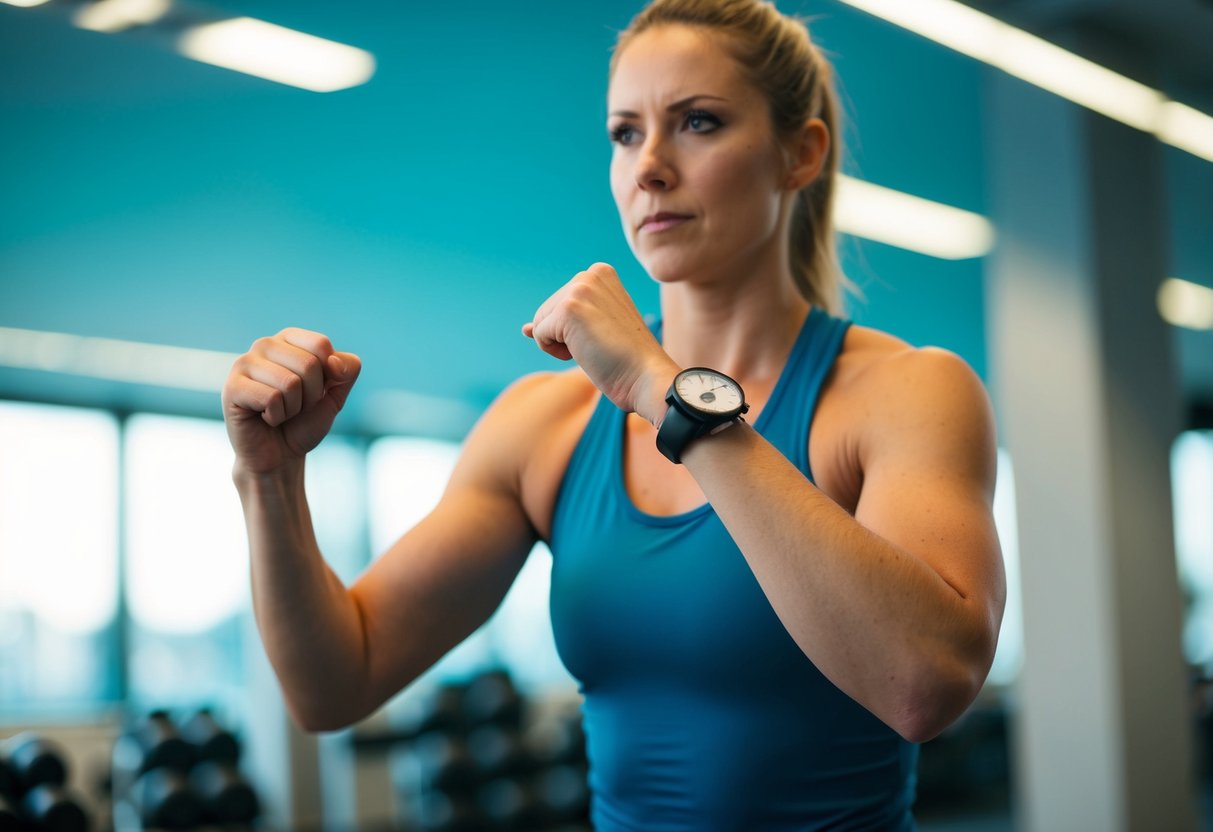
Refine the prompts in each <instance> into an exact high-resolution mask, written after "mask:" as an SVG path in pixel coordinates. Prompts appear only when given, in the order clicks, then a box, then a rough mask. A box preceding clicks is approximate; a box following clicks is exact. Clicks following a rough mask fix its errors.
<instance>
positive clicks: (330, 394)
mask: <svg viewBox="0 0 1213 832" xmlns="http://www.w3.org/2000/svg"><path fill="white" fill-rule="evenodd" d="M361 371H362V361H361V360H359V358H358V356H356V355H354V354H353V353H349V352H335V351H334V350H333V345H332V344H331V343H330V342H329V339H328V338H326V337H325V336H323V335H321V334H320V333H318V332H309V331H307V330H306V329H295V328H290V329H284V330H282V331H281V332H279V333H278V334H277V335H274V336H272V337H269V338H258V339H257V340H256V341H254V342H253V346H252V347H251V348H250V349H249V351H248V352H247V353H245V354H244V355H242V356H240V357H239V358H238V359H236V363H235V364H233V365H232V371H231V373H229V374H228V377H227V381H226V382H225V383H224V385H223V418H224V421H225V422H226V423H227V435H228V438H229V439H230V440H231V442H232V447H233V448H234V449H235V451H236V463H237V465H238V466H243V467H244V469H245V470H247V471H248V472H250V473H256V474H263V473H269V472H271V471H274V470H276V469H278V468H281V467H282V466H283V465H285V464H287V463H290V462H294V461H298V460H301V459H302V458H303V457H304V455H305V454H307V453H308V451H310V450H312V448H314V447H316V446H317V445H319V444H320V440H321V439H323V438H324V437H325V436H326V435H327V434H328V432H329V430H330V429H331V428H332V426H333V420H334V419H335V418H336V417H337V413H338V412H340V410H341V408H342V406H343V405H344V404H345V400H346V399H347V398H348V397H349V395H350V389H351V388H352V387H353V385H354V382H355V381H356V380H357V378H358V374H359V373H360V372H361Z"/></svg>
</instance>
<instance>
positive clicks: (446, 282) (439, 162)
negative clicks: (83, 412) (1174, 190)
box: [0, 0, 1208, 412]
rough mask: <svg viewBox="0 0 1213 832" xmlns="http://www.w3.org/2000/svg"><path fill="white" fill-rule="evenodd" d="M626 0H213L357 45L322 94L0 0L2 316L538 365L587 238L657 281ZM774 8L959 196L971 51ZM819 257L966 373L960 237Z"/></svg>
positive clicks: (886, 164)
mask: <svg viewBox="0 0 1213 832" xmlns="http://www.w3.org/2000/svg"><path fill="white" fill-rule="evenodd" d="M638 5H639V4H638V3H635V2H620V1H619V0H611V2H596V3H588V4H582V3H550V2H544V3H540V2H524V3H512V4H501V3H496V2H493V3H490V2H486V1H485V0H471V1H470V2H462V3H458V4H424V5H421V4H411V3H409V4H404V3H388V2H383V1H382V0H378V1H377V2H363V3H359V4H356V5H341V4H311V3H305V4H298V3H286V2H281V0H273V2H246V3H225V4H224V8H226V9H228V10H230V11H233V12H245V13H249V14H252V15H255V16H258V17H262V18H264V19H268V20H271V21H273V22H277V23H281V24H284V25H288V26H294V27H297V28H300V29H303V30H305V31H309V32H312V33H314V34H318V35H322V36H326V37H331V38H333V39H336V40H340V41H344V42H348V43H352V44H354V45H357V46H361V47H363V48H366V49H368V50H370V51H371V52H373V53H374V54H375V55H376V56H377V58H378V61H379V71H378V73H377V75H376V76H375V78H374V79H373V80H372V81H371V83H369V84H367V85H365V86H362V87H358V88H355V89H352V90H347V91H343V92H338V93H332V94H327V95H318V94H314V93H309V92H304V91H300V90H295V89H293V88H289V87H284V86H279V85H276V84H273V83H270V82H267V81H262V80H259V79H255V78H251V77H248V76H244V75H240V74H237V73H233V72H228V71H225V70H222V69H217V68H214V67H210V66H206V65H202V64H198V63H194V62H191V61H188V60H185V59H183V58H180V57H178V56H176V55H175V54H173V53H171V52H170V51H168V50H166V49H164V48H162V47H160V46H159V45H158V44H156V43H154V42H151V41H150V40H148V39H147V38H140V37H137V36H134V35H128V36H107V35H100V34H95V33H91V32H85V31H80V30H76V29H73V28H72V27H70V26H69V25H68V24H67V23H66V22H65V21H64V20H63V19H62V18H60V17H58V16H56V15H54V14H51V13H49V12H45V11H40V10H37V9H32V10H23V9H15V8H10V7H7V6H0V125H2V126H0V326H14V327H27V328H32V329H45V330H52V331H63V332H73V333H79V334H84V335H98V336H110V337H118V338H128V339H133V340H138V341H148V342H156V343H169V344H180V345H186V346H196V347H205V348H210V349H220V350H228V351H242V350H243V349H244V348H245V347H246V346H247V344H248V343H249V342H250V341H252V339H253V338H255V337H256V336H258V335H260V334H266V333H269V332H273V331H276V330H277V329H279V328H281V327H283V326H287V325H299V326H305V327H309V328H314V329H319V330H322V331H324V332H326V333H328V334H330V335H331V336H332V337H333V339H334V340H335V341H336V342H337V343H338V344H339V346H340V347H342V348H346V349H351V350H353V351H356V352H359V353H361V354H362V356H363V359H364V361H365V365H366V370H365V375H364V378H363V381H362V382H361V384H360V388H361V392H360V393H356V396H355V399H354V400H353V401H352V403H351V408H352V409H354V410H355V411H356V410H357V408H358V407H359V401H360V400H365V398H366V396H367V394H368V391H371V390H372V389H377V388H400V389H409V390H413V391H417V392H420V393H425V394H430V395H439V396H446V397H453V398H456V399H460V400H463V401H466V402H468V403H470V404H472V405H473V406H474V407H480V406H483V405H484V404H485V403H487V401H488V400H489V399H490V398H491V397H492V396H493V395H494V394H495V393H496V392H497V391H498V390H500V389H501V388H502V387H503V386H504V385H505V384H507V383H508V382H509V381H510V380H511V379H512V378H514V377H516V376H517V375H519V374H521V373H524V372H527V371H530V370H534V369H540V368H545V367H551V366H553V365H554V362H553V361H552V360H550V359H547V358H546V357H544V356H542V355H541V354H539V353H538V351H537V350H535V348H534V347H533V346H532V345H531V344H530V343H529V342H528V341H527V340H526V339H524V338H522V337H521V335H519V333H518V327H519V326H520V324H521V323H522V322H523V321H524V320H527V319H528V318H529V316H530V314H531V313H532V312H533V310H534V309H535V307H536V306H538V304H539V303H540V302H541V301H542V300H543V299H544V298H545V297H546V296H547V295H548V294H549V293H550V292H552V291H554V290H555V289H556V288H557V287H559V286H560V285H561V283H563V282H564V281H565V280H567V279H568V278H569V277H570V276H572V274H574V273H575V272H576V271H578V270H580V269H581V268H584V266H586V265H588V264H589V263H591V262H593V261H596V260H605V261H607V262H610V263H612V264H614V265H615V266H616V267H617V268H618V269H619V270H620V272H621V273H622V274H623V276H624V278H625V281H626V283H627V285H628V286H629V288H630V289H631V290H632V291H633V293H634V295H635V297H636V299H637V302H638V304H639V305H640V306H641V307H642V309H645V310H652V309H653V308H654V307H655V303H656V293H655V291H654V288H653V286H652V285H651V284H650V282H649V281H648V279H647V278H646V277H645V275H644V274H643V272H642V271H641V269H640V268H639V266H638V265H637V264H636V262H635V261H634V260H633V259H632V256H631V254H630V252H629V251H628V248H627V245H626V243H625V241H624V239H623V236H622V233H621V232H620V230H619V225H618V219H617V217H616V215H615V211H614V207H613V204H612V202H611V198H610V194H609V190H608V187H607V161H608V155H609V147H608V143H607V141H606V138H605V130H604V124H603V122H604V96H605V86H606V79H605V69H606V61H607V56H608V54H609V50H610V46H611V44H612V41H613V38H614V32H615V31H616V30H618V29H619V28H622V27H623V26H624V25H626V23H627V21H628V19H629V18H630V16H631V14H632V13H633V12H634V11H635V10H636V9H637V8H638ZM782 8H783V9H784V10H785V11H793V12H800V13H803V14H805V15H808V16H810V17H812V18H813V24H812V26H813V31H814V33H815V34H816V36H817V37H818V39H819V41H820V43H821V44H822V45H823V46H824V47H825V48H826V50H827V51H828V52H829V53H830V54H832V55H833V56H834V58H835V61H836V63H837V66H838V70H839V74H840V76H841V85H842V88H843V94H844V98H845V100H846V108H847V111H848V114H849V115H850V117H851V119H852V123H851V127H850V129H849V131H848V136H847V139H848V141H849V143H850V152H851V156H850V159H849V160H848V162H847V169H848V171H849V172H851V173H852V174H853V175H857V176H860V177H862V178H865V179H868V180H871V181H873V182H876V183H878V184H882V185H887V186H890V187H893V188H897V189H899V190H905V191H909V192H911V193H915V194H918V195H921V196H924V197H927V198H930V199H935V200H939V201H942V202H946V203H950V204H953V205H957V206H960V207H963V208H967V209H971V210H974V211H979V212H981V211H984V208H985V203H984V195H983V191H982V184H983V179H984V173H983V159H982V137H981V124H982V118H981V82H982V73H983V72H986V71H987V70H985V69H984V68H983V67H981V66H979V65H977V64H976V63H974V62H972V61H970V60H968V59H966V58H963V57H961V56H958V55H956V54H955V53H952V52H950V51H948V50H945V49H943V48H942V47H939V46H937V45H935V44H933V43H930V42H928V41H925V40H923V39H921V38H918V37H916V36H913V35H909V34H907V33H905V32H903V31H901V30H899V29H896V28H894V27H892V26H890V25H888V24H885V23H882V22H880V21H877V20H875V19H873V18H870V17H868V16H866V15H863V14H861V13H859V12H855V11H853V10H851V9H849V8H847V7H844V6H842V5H840V4H837V3H833V2H827V0H819V2H804V3H802V4H801V5H800V6H799V7H797V6H796V5H795V4H788V3H784V4H782ZM1200 164H1203V163H1200ZM1207 169H1208V166H1207V165H1204V168H1203V170H1207ZM844 258H845V265H846V268H847V271H848V272H849V274H850V275H851V276H852V278H853V279H854V280H855V281H856V282H857V283H858V284H859V286H860V287H861V288H862V290H863V292H864V295H865V300H863V301H862V302H859V303H856V304H853V306H852V310H853V313H854V315H855V317H856V319H857V320H859V321H860V322H861V323H865V324H869V325H872V326H877V327H880V328H884V329H887V330H890V331H892V332H894V333H895V334H898V335H900V336H902V337H904V338H906V339H907V340H909V341H911V342H912V343H915V344H928V343H931V344H937V345H940V346H944V347H948V348H950V349H953V350H955V351H957V352H959V353H960V354H961V355H962V356H964V357H965V358H966V359H967V360H968V361H969V362H970V363H972V364H973V365H974V367H975V368H976V369H977V370H978V371H979V372H981V373H983V374H984V372H985V367H986V356H985V346H984V333H983V325H982V314H983V308H982V306H983V298H982V286H981V275H982V272H981V262H980V261H978V260H969V261H960V262H947V261H941V260H936V259H933V258H929V257H924V256H920V255H915V254H911V253H908V252H905V251H901V250H897V249H893V248H889V247H886V246H882V245H878V244H874V243H869V242H864V241H859V240H855V239H849V238H848V239H844ZM31 391H33V392H34V393H37V394H51V393H53V394H55V395H60V396H66V397H71V396H72V395H79V396H84V397H86V398H87V397H91V398H108V399H111V400H112V401H114V402H124V401H125V402H130V401H136V402H138V403H140V404H147V403H151V404H155V403H156V402H158V401H160V402H168V401H170V400H171V398H172V397H170V396H168V395H167V394H163V393H161V392H158V391H148V390H145V391H133V390H131V389H129V388H128V387H126V386H124V385H116V384H102V383H97V382H84V381H81V380H79V379H72V378H70V377H44V376H42V375H40V374H37V373H33V372H28V371H15V370H0V396H2V395H6V394H7V395H30V394H31ZM81 391H84V392H83V393H82V392H81ZM187 398H188V397H187ZM191 401H194V402H196V403H200V404H198V406H200V407H202V408H203V409H209V410H210V411H211V412H214V411H216V410H217V402H215V401H214V397H199V398H195V399H191ZM101 403H105V402H101Z"/></svg>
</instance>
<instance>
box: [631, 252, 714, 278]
mask: <svg viewBox="0 0 1213 832" xmlns="http://www.w3.org/2000/svg"><path fill="white" fill-rule="evenodd" d="M636 259H637V260H639V261H640V265H641V266H643V267H644V270H645V271H646V272H648V274H649V277H651V278H653V279H654V280H656V281H657V282H658V283H681V282H682V281H684V280H687V279H689V278H691V277H692V276H693V275H696V274H702V273H703V272H704V270H705V269H706V268H707V263H706V262H705V261H704V259H703V258H702V257H694V258H689V257H684V256H679V255H677V254H675V253H674V252H658V253H654V254H650V255H648V256H647V257H640V256H638V257H637V258H636Z"/></svg>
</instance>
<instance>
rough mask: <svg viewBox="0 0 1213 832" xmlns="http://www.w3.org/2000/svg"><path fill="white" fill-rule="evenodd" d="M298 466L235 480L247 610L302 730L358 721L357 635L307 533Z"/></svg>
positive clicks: (357, 624)
mask: <svg viewBox="0 0 1213 832" xmlns="http://www.w3.org/2000/svg"><path fill="white" fill-rule="evenodd" d="M303 472H304V467H303V462H302V461H300V462H299V463H298V464H297V465H294V466H291V467H290V468H289V469H287V470H285V471H283V472H282V473H280V474H274V475H260V476H258V475H251V474H246V473H243V472H241V471H240V470H239V469H238V470H237V471H236V473H235V474H234V479H235V481H236V486H237V490H238V491H239V493H240V498H241V502H242V504H243V507H244V517H245V523H246V526H247V529H248V539H249V560H250V571H251V576H252V587H253V609H254V613H255V615H256V619H257V626H258V629H259V630H260V632H261V638H262V641H263V643H264V644H265V650H266V653H267V655H268V656H269V659H270V663H271V665H272V666H273V668H274V671H275V673H276V674H277V676H278V679H279V682H280V683H281V685H282V689H283V694H284V696H285V698H286V702H287V706H288V708H289V709H290V711H291V714H292V716H293V717H294V718H295V720H296V721H297V722H298V723H299V724H300V725H301V726H302V727H304V728H307V729H311V730H325V729H329V728H335V727H339V726H340V725H343V724H346V723H348V722H350V721H352V720H353V719H355V718H357V716H360V715H361V714H360V711H359V707H358V703H356V702H352V701H351V699H350V697H351V695H352V694H353V692H357V691H361V690H364V689H365V687H366V686H365V685H363V684H361V681H362V679H363V678H364V677H365V675H366V656H365V649H364V636H363V628H362V624H361V619H360V614H359V611H358V608H357V604H356V603H355V601H354V600H353V598H352V597H351V596H350V595H349V594H348V593H347V591H346V588H345V586H344V585H343V584H342V582H341V580H340V579H339V578H338V577H337V576H336V575H335V574H334V573H333V571H332V570H331V569H330V568H329V566H328V564H326V563H325V562H324V558H323V556H322V555H321V552H320V549H319V546H318V545H317V543H316V537H315V533H314V531H313V529H312V522H311V514H310V512H309V509H308V505H307V498H306V495H305V493H304V485H303V479H304V477H303Z"/></svg>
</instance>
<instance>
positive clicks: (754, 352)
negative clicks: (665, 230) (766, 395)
mask: <svg viewBox="0 0 1213 832" xmlns="http://www.w3.org/2000/svg"><path fill="white" fill-rule="evenodd" d="M661 310H662V316H663V322H662V345H663V346H664V347H665V350H666V352H667V353H669V355H670V357H671V358H673V359H674V361H675V362H677V363H678V364H679V365H680V366H682V367H695V366H704V367H712V368H713V369H716V370H720V371H721V372H723V373H726V374H728V375H730V376H732V377H733V378H736V379H738V380H739V381H741V382H742V383H743V384H744V383H745V381H747V380H750V381H767V380H772V379H774V378H776V377H778V375H779V373H780V371H781V370H782V369H783V365H784V362H785V361H786V359H787V356H788V352H789V351H790V350H791V348H792V343H793V342H794V341H795V340H796V336H797V335H798V334H799V332H800V328H801V326H802V325H803V323H804V320H805V317H806V316H807V315H808V314H809V303H808V301H806V300H805V299H804V298H803V297H801V295H800V293H799V291H797V289H796V287H795V286H794V285H793V281H792V278H791V276H790V274H783V273H782V272H781V271H780V270H769V271H763V272H759V273H756V274H755V275H753V276H751V277H748V278H746V279H737V280H727V281H726V280H722V281H716V282H712V283H696V282H691V281H680V282H678V283H669V284H664V285H663V286H662V287H661Z"/></svg>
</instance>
